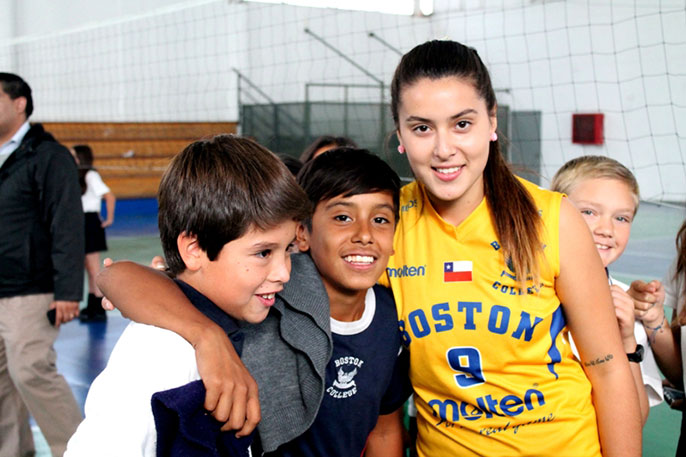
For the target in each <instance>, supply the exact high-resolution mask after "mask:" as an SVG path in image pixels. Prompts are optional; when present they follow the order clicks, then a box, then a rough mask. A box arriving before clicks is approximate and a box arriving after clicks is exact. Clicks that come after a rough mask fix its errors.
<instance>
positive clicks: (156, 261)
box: [150, 255, 167, 271]
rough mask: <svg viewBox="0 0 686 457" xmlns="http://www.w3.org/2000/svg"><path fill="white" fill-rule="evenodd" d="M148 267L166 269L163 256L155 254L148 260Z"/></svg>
mask: <svg viewBox="0 0 686 457" xmlns="http://www.w3.org/2000/svg"><path fill="white" fill-rule="evenodd" d="M150 268H154V269H155V270H162V271H164V270H166V269H167V264H166V263H165V261H164V258H163V257H162V256H159V255H156V256H155V257H153V258H152V260H151V261H150Z"/></svg>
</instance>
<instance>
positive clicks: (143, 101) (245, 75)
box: [0, 0, 686, 203]
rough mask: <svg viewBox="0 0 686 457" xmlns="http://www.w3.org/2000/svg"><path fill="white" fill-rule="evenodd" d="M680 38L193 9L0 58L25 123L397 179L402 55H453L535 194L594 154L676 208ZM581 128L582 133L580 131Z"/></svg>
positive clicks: (536, 23) (684, 76) (543, 18)
mask: <svg viewBox="0 0 686 457" xmlns="http://www.w3.org/2000/svg"><path fill="white" fill-rule="evenodd" d="M685 29H686V6H685V5H684V2H683V1H681V0H678V1H677V0H660V1H655V0H613V1H612V2H598V1H593V0H584V1H582V0H568V1H545V0H480V1H474V0H461V1H447V0H443V1H438V0H437V1H436V2H435V8H434V13H433V14H432V15H430V16H407V15H394V14H382V13H373V12H361V11H345V10H340V9H324V8H311V7H302V6H292V5H284V4H265V3H259V2H249V1H230V0H199V1H190V2H183V3H174V4H173V5H170V6H166V7H164V8H160V9H157V10H154V11H151V12H147V13H145V14H133V15H128V16H123V17H118V18H114V19H112V20H108V21H100V22H98V23H93V24H87V25H83V26H79V27H76V28H71V29H69V30H66V31H60V32H55V33H45V34H43V33H40V31H32V32H31V33H29V34H27V35H24V36H18V37H14V38H11V39H6V40H4V41H0V68H1V69H2V71H11V72H15V73H18V74H20V75H22V76H23V77H24V78H25V79H26V80H27V81H28V82H29V84H30V85H31V86H32V88H33V90H34V98H35V100H36V110H35V114H34V116H33V119H34V120H36V121H42V122H63V123H98V122H101V123H110V124H112V123H115V124H114V125H115V127H114V128H115V129H116V123H129V124H130V123H140V124H141V125H146V124H149V123H156V124H157V127H156V128H159V125H160V124H165V123H179V122H181V123H236V125H237V130H238V131H239V132H240V133H242V134H244V135H249V136H252V137H254V138H256V139H257V140H259V141H260V142H262V143H263V144H265V145H266V146H268V147H270V148H271V149H272V150H274V151H275V152H283V153H287V154H290V155H294V156H297V155H298V154H299V152H300V151H302V149H303V148H304V147H305V146H306V145H307V144H309V142H310V141H312V140H313V139H314V138H316V137H317V136H319V135H323V134H333V135H344V136H348V137H350V138H352V139H354V140H355V141H356V142H357V143H358V144H359V145H360V146H361V147H366V148H369V149H371V150H373V151H375V152H377V153H379V154H380V155H382V157H385V158H388V160H389V161H390V162H391V163H392V164H393V165H394V167H395V168H396V169H397V170H398V171H399V173H400V174H401V175H405V176H408V175H409V173H410V172H409V169H408V167H407V164H406V163H405V162H403V160H404V158H402V157H399V156H398V155H397V154H396V153H394V150H395V148H394V144H395V143H394V141H396V140H395V139H394V138H393V136H392V132H393V130H394V128H393V122H392V119H391V116H390V109H389V102H390V94H389V84H390V81H391V78H392V74H393V71H394V69H395V67H396V65H397V63H398V61H399V59H400V56H401V55H402V54H403V53H404V52H407V51H408V50H409V49H411V48H412V47H414V46H415V45H417V44H419V43H421V42H423V41H426V40H428V39H436V38H437V39H442V38H449V39H453V40H457V41H461V42H463V43H466V44H468V45H470V46H472V47H475V48H476V49H477V50H478V51H479V54H480V55H481V57H482V58H483V60H484V61H485V62H486V64H487V65H488V67H489V70H490V72H491V77H492V79H493V84H494V87H495V88H496V93H497V97H498V103H499V113H498V117H499V130H500V131H501V134H502V135H504V136H505V137H506V138H507V139H508V144H507V148H506V152H507V155H508V158H509V159H510V160H511V161H512V162H513V163H515V164H516V165H517V166H519V167H521V168H524V169H526V171H525V175H526V176H527V177H529V178H531V179H534V180H536V181H537V182H539V183H540V184H541V185H542V186H544V187H545V186H547V185H548V184H549V180H550V178H551V177H552V176H553V174H554V173H555V171H556V170H557V169H558V168H559V167H560V166H561V165H562V164H563V163H564V162H566V161H567V160H569V159H571V158H574V157H577V156H579V155H583V154H601V155H607V156H610V157H613V158H615V159H617V160H619V161H620V162H622V163H624V164H626V165H627V166H628V167H629V168H630V169H631V170H632V171H633V172H634V173H635V174H636V176H637V178H638V181H639V184H640V186H641V191H642V197H643V199H646V200H651V201H667V202H679V203H683V202H684V201H686V151H685V148H686V34H684V32H683V31H684V30H685ZM579 114H582V115H589V114H590V115H592V116H590V117H585V118H584V117H581V118H578V121H579V122H581V121H589V122H590V123H589V124H583V123H580V124H578V125H577V129H576V130H575V129H574V128H573V117H574V115H579ZM601 123H602V125H601ZM217 133H219V132H217ZM575 134H576V135H577V136H578V135H581V136H580V137H577V136H575ZM119 143H121V144H119ZM119 143H117V144H118V145H117V146H116V147H117V148H120V149H121V151H119V152H121V155H122V156H124V155H126V154H129V155H132V150H130V148H127V147H126V145H125V144H124V143H125V141H123V140H121V141H119ZM150 147H151V148H153V149H154V148H155V146H154V145H151V146H150ZM115 152H116V151H115ZM153 155H154V154H153ZM112 166H113V167H115V166H119V167H121V166H122V165H121V164H115V165H112ZM124 166H127V165H124ZM131 166H132V167H135V166H136V165H135V164H132V165H131Z"/></svg>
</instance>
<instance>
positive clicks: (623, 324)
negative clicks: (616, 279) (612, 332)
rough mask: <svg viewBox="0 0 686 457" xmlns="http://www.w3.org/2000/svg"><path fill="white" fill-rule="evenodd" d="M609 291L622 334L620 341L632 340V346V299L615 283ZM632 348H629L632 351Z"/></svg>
mask: <svg viewBox="0 0 686 457" xmlns="http://www.w3.org/2000/svg"><path fill="white" fill-rule="evenodd" d="M610 293H611V294H612V304H613V305H614V306H615V315H616V316H617V322H618V323H619V333H620V335H621V336H622V341H623V342H624V341H628V340H632V341H634V343H633V344H634V346H635V345H636V343H635V339H634V301H633V300H632V299H631V297H630V296H629V294H627V293H626V292H624V290H622V288H621V287H619V286H618V285H616V284H613V285H612V286H610ZM633 349H634V348H631V351H633Z"/></svg>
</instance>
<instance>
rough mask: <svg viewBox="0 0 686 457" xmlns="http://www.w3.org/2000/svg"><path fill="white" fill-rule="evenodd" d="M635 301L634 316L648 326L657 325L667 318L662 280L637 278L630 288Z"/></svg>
mask: <svg viewBox="0 0 686 457" xmlns="http://www.w3.org/2000/svg"><path fill="white" fill-rule="evenodd" d="M628 294H629V296H631V298H632V299H633V302H634V316H635V317H636V319H639V320H641V321H642V322H643V324H645V325H646V326H648V327H656V326H658V325H660V324H661V323H662V320H663V319H664V318H665V311H664V302H665V288H664V286H663V285H662V283H661V282H660V281H657V280H653V281H650V282H648V283H647V282H645V281H641V280H636V281H634V282H632V283H631V287H630V288H629V290H628Z"/></svg>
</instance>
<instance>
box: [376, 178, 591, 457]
mask: <svg viewBox="0 0 686 457" xmlns="http://www.w3.org/2000/svg"><path fill="white" fill-rule="evenodd" d="M522 182H523V183H524V185H525V187H526V188H527V190H528V191H529V192H530V193H531V195H532V196H533V198H534V201H535V202H536V205H537V207H538V208H539V212H540V214H541V215H542V218H543V221H544V225H545V233H544V242H545V248H544V253H545V263H546V265H543V266H542V267H541V273H540V274H541V278H540V281H539V282H538V284H533V281H531V280H529V281H528V282H527V290H524V291H522V290H521V289H520V288H519V286H518V284H517V281H516V278H515V276H514V272H513V269H512V266H511V262H509V261H508V259H505V258H504V256H503V254H502V250H501V247H500V244H499V241H498V239H497V237H496V234H495V230H494V227H493V225H492V224H491V218H490V214H489V208H488V204H487V203H486V200H485V199H484V200H483V201H482V202H481V204H480V205H479V206H478V207H477V209H476V210H475V211H474V212H473V213H472V214H471V215H470V216H469V217H468V218H467V219H465V220H464V221H463V222H462V223H461V224H460V225H459V226H457V227H456V226H454V225H452V224H450V223H448V222H446V221H445V220H443V219H442V218H441V217H440V216H439V215H438V214H437V213H436V211H435V210H434V208H433V206H432V205H431V203H430V202H429V200H428V198H427V196H426V193H425V191H424V189H423V187H422V185H420V184H417V183H411V184H409V185H407V186H405V187H404V188H403V189H402V192H401V215H400V221H399V224H398V227H397V229H396V234H395V243H394V247H395V255H394V256H393V257H391V259H390V262H389V265H388V268H387V270H386V275H385V278H384V279H385V281H386V282H387V285H388V284H390V286H391V287H392V289H393V294H394V296H395V300H396V303H397V307H398V319H399V325H400V328H401V331H402V332H403V338H404V342H405V344H406V345H407V346H408V347H409V349H410V360H411V363H410V365H411V368H410V377H411V380H412V385H413V387H414V391H415V401H416V404H417V410H418V412H417V423H418V427H419V429H420V432H419V438H418V443H417V445H418V451H419V455H420V456H424V457H442V456H454V455H489V456H507V455H517V456H523V455H531V456H542V455H556V456H574V457H578V456H596V455H600V444H599V439H598V431H597V425H596V416H595V409H594V407H593V404H592V401H591V385H590V382H589V381H588V379H587V378H586V375H585V373H584V372H583V369H582V368H581V365H580V364H579V363H578V362H577V361H575V360H574V358H573V356H572V352H571V350H570V347H569V344H568V342H567V327H566V324H565V318H564V314H563V313H562V308H561V306H560V302H559V300H558V298H557V295H556V293H555V278H556V277H557V276H558V273H559V263H560V262H559V242H558V238H559V212H560V201H561V198H562V195H561V194H558V193H554V192H550V191H546V190H543V189H540V188H538V187H537V186H535V185H533V184H531V183H529V182H526V181H523V180H522ZM508 263H509V266H508Z"/></svg>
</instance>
